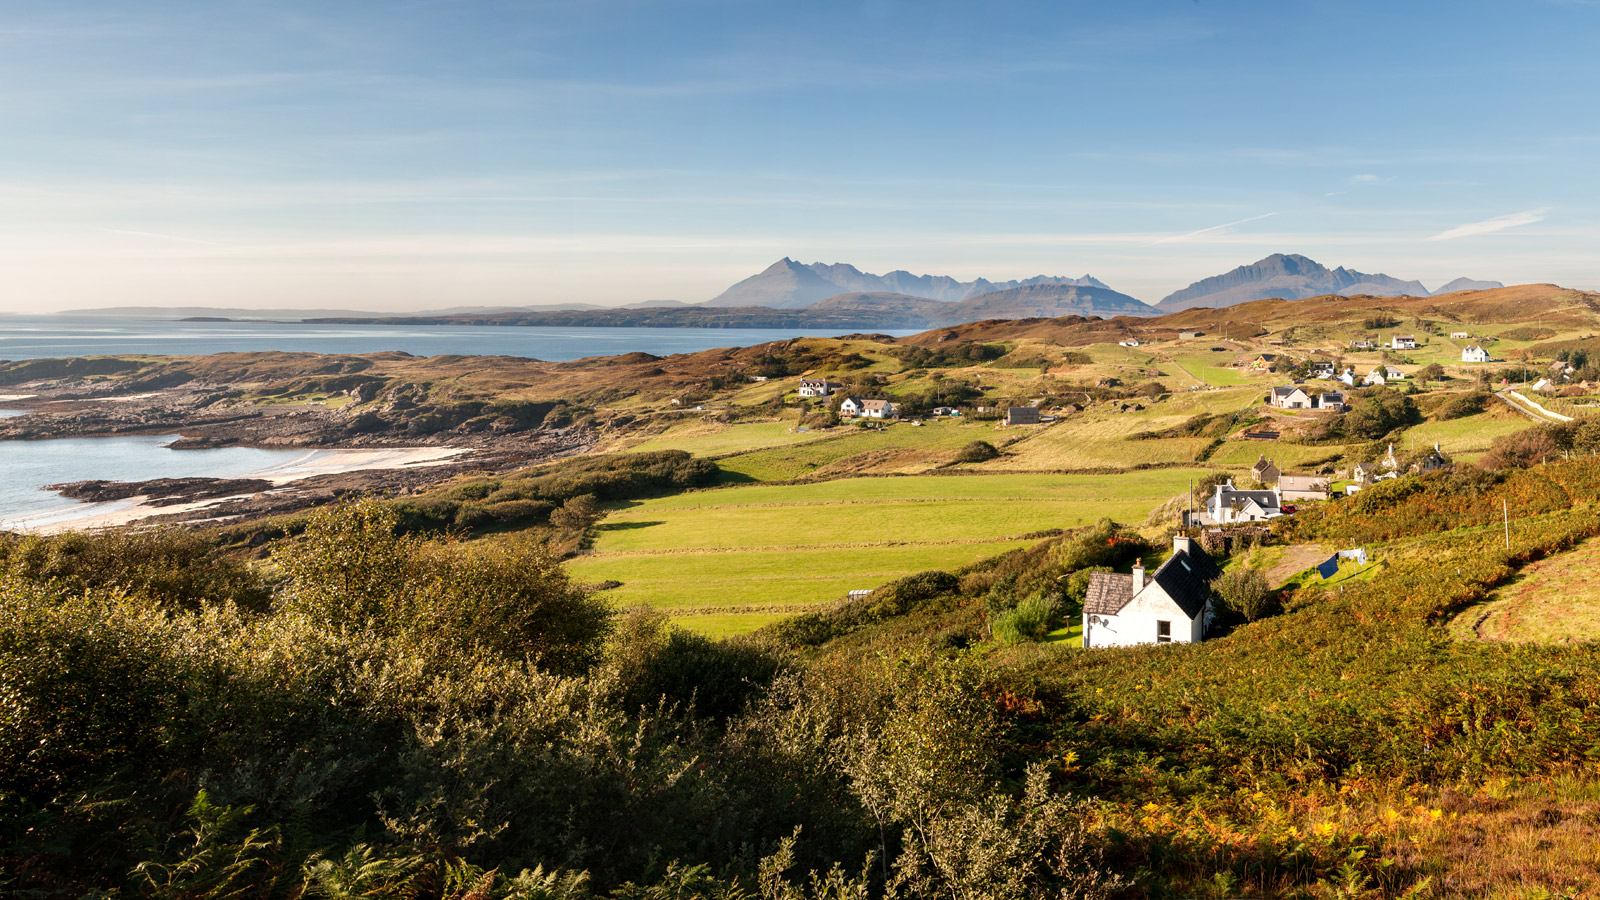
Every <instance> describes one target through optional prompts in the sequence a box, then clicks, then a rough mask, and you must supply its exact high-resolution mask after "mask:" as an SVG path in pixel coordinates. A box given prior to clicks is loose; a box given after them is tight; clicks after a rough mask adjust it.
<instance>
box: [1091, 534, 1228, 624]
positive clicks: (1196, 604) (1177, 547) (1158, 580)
mask: <svg viewBox="0 0 1600 900" xmlns="http://www.w3.org/2000/svg"><path fill="white" fill-rule="evenodd" d="M1221 574H1222V572H1221V571H1220V570H1219V569H1218V568H1217V564H1216V563H1214V562H1212V561H1211V557H1210V556H1208V555H1207V554H1206V552H1205V551H1204V550H1202V549H1200V547H1199V546H1198V545H1197V544H1195V542H1194V541H1193V540H1192V539H1190V538H1189V537H1188V536H1186V535H1181V534H1180V535H1178V536H1176V537H1174V538H1173V539H1172V556H1170V557H1168V559H1167V561H1166V562H1164V563H1162V564H1161V566H1160V568H1158V569H1156V570H1155V572H1153V573H1151V574H1148V575H1147V574H1145V571H1144V566H1143V565H1142V564H1137V565H1135V566H1134V567H1133V572H1132V574H1129V575H1123V574H1121V573H1116V572H1096V573H1095V574H1094V575H1092V576H1090V578H1089V593H1088V595H1087V596H1086V597H1085V598H1084V603H1083V646H1085V647H1129V646H1133V645H1135V644H1193V643H1198V642H1199V641H1202V640H1205V636H1206V629H1207V628H1208V627H1209V626H1210V625H1211V620H1212V618H1213V617H1214V616H1215V612H1214V610H1213V608H1212V601H1211V597H1212V593H1211V582H1212V581H1213V580H1214V579H1216V577H1217V576H1218V575H1221Z"/></svg>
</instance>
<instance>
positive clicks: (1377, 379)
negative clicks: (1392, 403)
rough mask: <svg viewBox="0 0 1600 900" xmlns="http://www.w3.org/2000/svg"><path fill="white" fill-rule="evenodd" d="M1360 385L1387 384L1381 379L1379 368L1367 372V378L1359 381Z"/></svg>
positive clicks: (1380, 369)
mask: <svg viewBox="0 0 1600 900" xmlns="http://www.w3.org/2000/svg"><path fill="white" fill-rule="evenodd" d="M1361 383H1362V384H1365V385H1378V384H1387V383H1388V381H1386V380H1385V379H1384V377H1383V367H1381V366H1380V367H1378V368H1376V369H1373V370H1372V371H1371V372H1368V373H1367V377H1365V378H1363V379H1361Z"/></svg>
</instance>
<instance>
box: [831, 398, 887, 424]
mask: <svg viewBox="0 0 1600 900" xmlns="http://www.w3.org/2000/svg"><path fill="white" fill-rule="evenodd" d="M842 408H843V407H841V409H842ZM894 415H895V405H894V404H893V403H890V402H889V401H887V400H863V401H861V416H862V418H866V419H892V418H894Z"/></svg>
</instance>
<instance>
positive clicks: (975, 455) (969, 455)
mask: <svg viewBox="0 0 1600 900" xmlns="http://www.w3.org/2000/svg"><path fill="white" fill-rule="evenodd" d="M999 455H1000V451H999V450H997V449H995V446H994V445H993V444H991V443H989V442H988V441H973V442H972V443H970V444H968V445H966V446H965V447H962V448H961V449H960V450H958V451H956V462H964V463H977V462H984V461H986V460H991V459H994V458H996V457H998V456H999Z"/></svg>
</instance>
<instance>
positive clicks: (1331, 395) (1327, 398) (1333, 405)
mask: <svg viewBox="0 0 1600 900" xmlns="http://www.w3.org/2000/svg"><path fill="white" fill-rule="evenodd" d="M1317 409H1344V392H1343V391H1323V392H1322V394H1321V395H1320V396H1318V397H1317Z"/></svg>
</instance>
